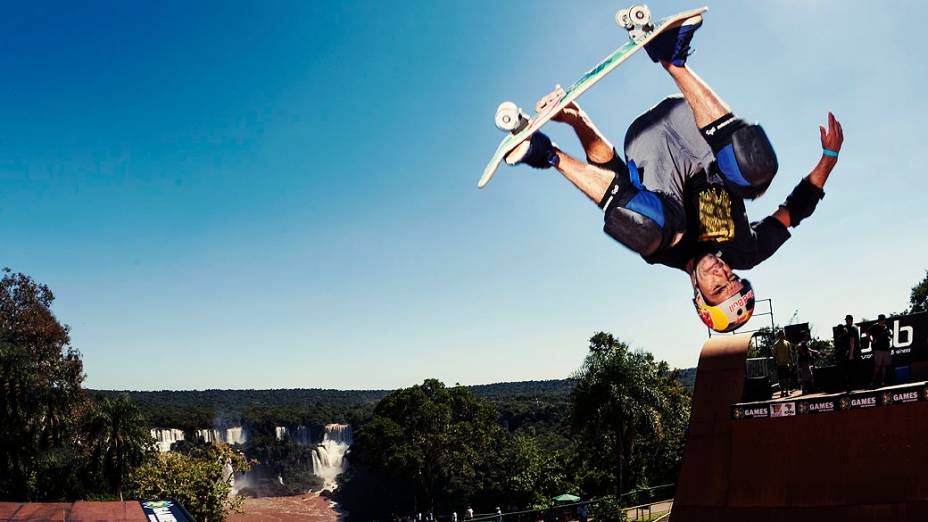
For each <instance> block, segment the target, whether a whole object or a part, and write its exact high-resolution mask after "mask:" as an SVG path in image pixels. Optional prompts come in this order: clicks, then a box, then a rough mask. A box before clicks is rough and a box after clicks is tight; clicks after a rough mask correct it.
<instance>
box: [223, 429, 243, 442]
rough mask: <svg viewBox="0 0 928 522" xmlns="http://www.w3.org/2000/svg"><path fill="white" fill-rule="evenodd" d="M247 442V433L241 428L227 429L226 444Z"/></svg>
mask: <svg viewBox="0 0 928 522" xmlns="http://www.w3.org/2000/svg"><path fill="white" fill-rule="evenodd" d="M246 440H247V437H246V436H245V431H244V430H242V427H241V426H239V427H237V428H227V429H226V438H225V443H226V444H244V443H245V441H246Z"/></svg>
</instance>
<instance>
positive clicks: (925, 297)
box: [909, 270, 928, 313]
mask: <svg viewBox="0 0 928 522" xmlns="http://www.w3.org/2000/svg"><path fill="white" fill-rule="evenodd" d="M915 312H928V270H926V271H925V278H924V279H922V280H921V282H920V283H918V284H917V285H915V286H913V287H912V293H911V294H909V313H915Z"/></svg>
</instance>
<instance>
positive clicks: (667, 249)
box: [506, 16, 844, 332]
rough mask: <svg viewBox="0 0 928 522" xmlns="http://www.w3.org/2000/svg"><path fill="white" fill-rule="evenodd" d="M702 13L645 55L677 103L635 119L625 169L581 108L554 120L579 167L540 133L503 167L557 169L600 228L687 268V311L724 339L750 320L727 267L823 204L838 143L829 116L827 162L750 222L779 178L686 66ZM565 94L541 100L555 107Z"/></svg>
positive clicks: (772, 158)
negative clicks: (568, 136)
mask: <svg viewBox="0 0 928 522" xmlns="http://www.w3.org/2000/svg"><path fill="white" fill-rule="evenodd" d="M701 25H702V17H701V16H697V17H694V18H691V19H689V20H687V21H686V22H684V24H683V25H682V26H680V27H679V28H678V29H676V30H671V31H668V32H666V33H664V34H662V35H661V36H659V37H657V38H656V39H655V40H654V41H652V42H651V43H650V44H648V45H647V46H645V50H646V51H647V52H648V55H649V56H650V57H651V60H652V61H654V62H655V63H657V62H659V63H660V64H661V66H663V68H664V69H665V70H666V71H667V72H668V73H669V74H670V76H671V78H673V80H674V82H676V84H677V87H678V88H679V89H680V93H681V94H682V96H680V95H677V96H671V97H668V98H666V99H664V100H663V101H661V102H660V103H658V104H657V105H656V106H654V107H652V108H651V109H649V110H648V111H646V112H645V113H644V114H642V115H641V116H639V117H638V118H637V119H636V120H635V121H634V122H633V123H632V124H631V126H630V127H629V129H628V132H627V134H626V137H625V147H624V148H625V157H626V161H623V160H622V158H621V157H620V156H619V155H618V153H617V152H616V151H615V148H614V147H613V146H612V144H611V143H610V142H609V141H608V140H607V139H606V138H605V137H604V136H603V135H602V134H601V133H600V131H599V130H598V129H597V128H596V126H595V125H594V124H593V122H592V121H591V120H590V118H589V116H588V115H587V114H586V113H585V112H583V111H582V110H581V109H580V107H579V106H578V105H576V104H570V105H568V106H567V107H565V108H564V109H563V110H562V111H561V113H560V114H558V115H557V116H555V117H554V118H553V119H554V120H556V121H560V122H563V123H566V124H568V125H570V126H571V127H572V128H573V129H574V131H575V132H576V134H577V137H578V138H579V139H580V142H581V144H582V145H583V148H584V151H585V153H586V160H587V161H586V162H583V161H579V160H577V159H575V158H573V157H571V156H570V155H569V154H567V153H565V152H564V151H562V150H561V149H559V148H558V147H557V146H556V145H555V144H553V143H551V140H550V139H549V138H548V137H547V136H545V135H544V134H542V133H540V132H536V133H535V134H534V135H532V137H531V138H530V139H528V140H526V141H525V142H523V143H522V144H520V145H519V146H518V147H516V148H515V149H514V150H513V151H512V152H511V153H510V154H509V155H508V156H507V157H506V162H507V163H509V164H510V165H514V164H517V163H525V164H527V165H530V166H532V167H535V168H541V169H545V168H550V167H554V168H556V169H557V170H558V171H559V172H560V173H561V174H563V175H564V177H566V178H567V179H568V180H569V181H570V182H571V183H573V184H574V185H575V186H576V187H577V188H578V189H580V190H581V191H582V192H583V193H584V194H586V195H587V196H588V197H589V198H590V199H591V200H593V202H594V203H596V204H597V205H599V207H600V208H602V209H603V210H604V212H605V225H604V227H603V230H604V231H605V232H606V233H607V234H608V235H609V236H611V237H612V238H613V239H615V240H617V241H618V242H620V243H622V244H623V245H625V246H626V247H628V248H630V249H632V250H634V251H635V252H637V253H638V254H640V255H641V256H642V257H643V258H644V260H645V261H647V262H648V263H650V264H655V263H660V264H663V265H667V266H670V267H673V268H678V269H680V270H683V271H685V272H686V273H687V274H689V276H690V283H691V285H692V287H693V294H694V296H693V304H694V305H695V307H696V310H697V312H698V314H699V316H700V318H701V319H702V320H703V322H704V323H706V325H707V326H709V327H710V328H712V329H713V330H715V331H718V332H730V331H733V330H735V329H737V328H739V327H740V326H741V325H743V324H744V323H746V322H747V321H748V319H750V317H751V314H752V313H753V309H754V292H753V289H752V287H751V284H750V283H749V282H748V281H747V280H746V279H741V278H740V277H738V276H737V275H735V274H734V273H733V272H732V270H733V269H744V270H747V269H750V268H752V267H754V266H756V265H757V264H759V263H761V262H762V261H764V260H765V259H767V258H768V257H770V256H771V255H773V253H774V252H776V250H777V249H778V248H780V246H781V245H782V244H783V243H784V242H785V241H786V240H787V239H789V237H790V233H789V231H788V229H787V227H796V226H797V225H799V223H800V222H801V221H802V220H803V219H805V218H807V217H809V216H810V215H811V214H812V212H813V211H814V210H815V207H816V204H817V203H818V201H819V200H820V199H822V197H824V191H823V190H822V189H823V187H824V185H825V181H826V180H827V179H828V175H829V174H830V173H831V171H832V169H833V168H834V167H835V164H836V163H837V160H838V152H839V150H840V149H841V143H842V141H843V140H844V137H843V132H842V129H841V124H840V123H839V122H838V121H837V120H836V119H835V117H834V116H833V115H832V114H831V113H829V114H828V129H827V130H826V129H825V128H824V127H822V126H820V127H819V130H820V133H821V143H822V149H823V151H822V157H821V158H820V159H819V161H818V163H817V164H816V166H815V167H814V168H813V169H812V171H811V172H810V173H809V174H808V175H807V176H806V177H805V178H803V179H802V180H801V181H800V182H799V184H798V185H796V187H795V188H794V189H793V191H792V193H791V194H790V195H789V197H787V198H786V201H785V202H784V203H783V204H782V205H780V206H779V208H778V209H777V210H776V211H775V212H774V213H773V214H771V215H770V216H768V217H766V218H765V219H763V220H761V221H759V222H755V223H751V222H749V221H748V217H747V214H746V212H745V208H744V199H754V198H757V197H760V196H761V195H762V194H763V193H764V191H765V190H766V189H767V187H768V186H769V185H770V182H771V181H772V180H773V177H774V175H775V174H776V172H777V166H778V165H777V158H776V154H775V152H774V150H773V146H772V145H771V144H770V141H769V140H768V139H767V136H766V134H765V133H764V130H763V128H762V127H761V126H760V125H757V124H750V123H747V122H745V121H744V120H742V119H740V118H737V117H735V116H734V114H733V113H732V112H731V110H730V109H729V107H728V106H727V105H726V104H725V102H723V101H722V100H721V99H720V98H719V97H718V96H717V95H716V94H715V93H714V92H713V91H712V89H710V88H709V86H708V85H706V83H705V82H703V80H702V79H701V78H699V77H698V76H697V75H696V74H695V73H694V72H693V71H692V70H691V69H690V68H689V67H687V65H686V59H687V57H688V55H689V54H690V52H689V44H690V41H691V39H692V37H693V34H694V33H695V31H696V30H697V29H698V28H699V27H700V26H701ZM561 94H562V91H561V89H560V87H558V88H556V89H555V91H554V92H552V93H551V94H549V95H548V96H546V97H544V98H542V100H541V101H539V106H538V108H539V109H540V108H541V107H543V106H545V105H546V104H547V103H550V102H551V101H553V100H556V99H557V98H558V97H559V96H560V95H561Z"/></svg>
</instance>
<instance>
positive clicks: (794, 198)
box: [780, 178, 825, 228]
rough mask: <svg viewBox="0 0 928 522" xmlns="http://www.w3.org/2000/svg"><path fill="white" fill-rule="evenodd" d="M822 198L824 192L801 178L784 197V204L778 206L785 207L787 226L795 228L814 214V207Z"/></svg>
mask: <svg viewBox="0 0 928 522" xmlns="http://www.w3.org/2000/svg"><path fill="white" fill-rule="evenodd" d="M824 197H825V191H823V190H822V189H820V188H818V187H816V186H815V185H813V184H812V183H810V182H809V180H807V179H805V178H802V181H800V182H799V184H798V185H796V187H795V188H794V189H793V191H792V192H791V193H790V195H789V196H787V197H786V203H783V204H782V205H780V206H781V207H785V208H786V210H787V211H788V212H789V225H790V226H791V227H793V228H795V227H797V226H799V223H801V222H802V220H803V219H805V218H807V217H809V216H811V215H812V212H815V206H816V205H818V201H819V200H820V199H822V198H824Z"/></svg>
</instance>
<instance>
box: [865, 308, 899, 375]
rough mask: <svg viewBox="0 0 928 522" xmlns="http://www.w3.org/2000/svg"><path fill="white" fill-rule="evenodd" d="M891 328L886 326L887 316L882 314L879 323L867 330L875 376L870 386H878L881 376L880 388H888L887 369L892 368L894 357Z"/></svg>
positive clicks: (878, 319)
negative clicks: (878, 376)
mask: <svg viewBox="0 0 928 522" xmlns="http://www.w3.org/2000/svg"><path fill="white" fill-rule="evenodd" d="M889 335H890V333H889V327H888V326H887V325H886V316H885V315H883V314H880V315H879V317H878V318H877V323H876V324H875V325H873V326H871V327H870V328H869V329H867V337H869V338H870V347H871V348H872V349H873V376H872V377H871V378H870V386H871V387H875V386H876V376H877V374H879V375H880V387H883V386H886V368H888V367H890V366H892V364H893V356H892V351H891V349H890V341H889Z"/></svg>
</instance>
